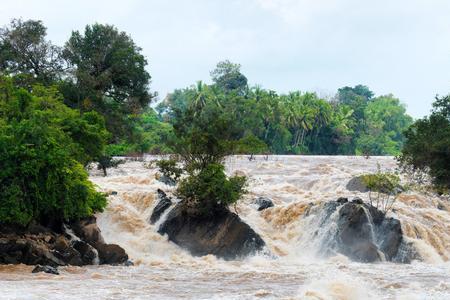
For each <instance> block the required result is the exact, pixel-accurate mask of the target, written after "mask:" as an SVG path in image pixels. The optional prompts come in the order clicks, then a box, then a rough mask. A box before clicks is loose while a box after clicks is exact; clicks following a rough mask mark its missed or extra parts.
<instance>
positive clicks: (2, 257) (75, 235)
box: [0, 217, 128, 267]
mask: <svg viewBox="0 0 450 300" xmlns="http://www.w3.org/2000/svg"><path fill="white" fill-rule="evenodd" d="M127 260H128V256H127V254H126V253H125V250H123V249H122V248H121V247H120V246H118V245H113V244H105V242H104V240H103V237H102V235H101V232H100V229H99V228H98V226H97V224H96V219H95V217H89V218H85V219H82V220H80V221H77V222H73V223H70V224H65V225H64V226H63V227H62V228H61V229H60V230H58V231H55V230H52V229H50V228H47V227H43V226H40V225H31V226H29V227H27V228H22V227H18V226H7V225H0V264H20V263H22V264H27V265H42V266H50V267H56V266H64V265H75V266H83V265H91V264H98V263H100V264H122V263H124V262H126V261H127Z"/></svg>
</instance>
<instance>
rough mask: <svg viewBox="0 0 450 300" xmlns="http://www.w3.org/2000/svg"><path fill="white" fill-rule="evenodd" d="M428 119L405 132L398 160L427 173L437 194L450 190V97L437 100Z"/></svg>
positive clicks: (421, 120) (406, 165)
mask: <svg viewBox="0 0 450 300" xmlns="http://www.w3.org/2000/svg"><path fill="white" fill-rule="evenodd" d="M433 106H434V111H433V113H432V114H431V115H430V116H429V117H425V118H423V119H420V120H417V121H416V122H415V123H414V124H413V125H412V126H411V127H410V128H409V129H408V130H407V131H406V132H405V138H406V141H405V145H404V147H403V150H402V154H401V155H400V156H399V160H400V162H401V164H402V165H403V166H404V167H412V168H413V169H415V170H417V171H422V172H426V173H428V174H429V175H430V176H431V178H432V180H433V183H434V184H435V185H436V187H437V189H438V191H440V192H444V191H445V190H448V189H450V114H449V113H448V112H449V110H448V107H450V97H449V96H446V97H442V98H438V99H437V100H436V102H435V103H434V105H433Z"/></svg>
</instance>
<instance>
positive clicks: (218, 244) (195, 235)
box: [158, 203, 265, 260]
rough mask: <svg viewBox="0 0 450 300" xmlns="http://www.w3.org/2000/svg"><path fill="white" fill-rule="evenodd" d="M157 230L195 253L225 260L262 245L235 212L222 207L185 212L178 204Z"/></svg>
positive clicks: (244, 254) (237, 257)
mask: <svg viewBox="0 0 450 300" xmlns="http://www.w3.org/2000/svg"><path fill="white" fill-rule="evenodd" d="M158 232H159V233H160V234H163V235H164V234H167V235H168V237H169V240H170V241H172V242H174V243H175V244H177V245H179V246H180V247H183V248H186V249H187V250H189V252H190V253H191V254H192V255H194V256H203V255H207V254H213V255H215V256H217V257H219V258H223V259H226V260H231V259H239V258H244V257H246V256H248V255H251V254H254V253H255V252H257V251H260V250H262V249H263V248H264V246H265V243H264V241H263V240H262V239H261V237H260V236H259V235H258V234H257V233H256V232H255V231H254V230H253V229H252V228H251V227H250V226H248V225H247V224H246V223H244V222H243V221H242V220H241V219H240V218H239V217H238V216H237V215H236V214H234V213H232V212H230V211H228V210H226V209H223V210H218V211H216V212H215V213H214V215H213V216H208V217H200V216H196V215H192V214H189V213H187V212H186V210H185V208H184V206H183V203H178V204H177V205H176V206H175V207H174V209H172V210H171V211H170V213H169V215H168V216H167V220H166V221H165V222H164V223H163V224H162V225H161V227H160V228H159V230H158Z"/></svg>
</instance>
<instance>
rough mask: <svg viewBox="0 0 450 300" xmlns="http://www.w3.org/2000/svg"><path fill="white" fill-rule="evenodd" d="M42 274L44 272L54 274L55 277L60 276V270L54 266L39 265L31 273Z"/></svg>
mask: <svg viewBox="0 0 450 300" xmlns="http://www.w3.org/2000/svg"><path fill="white" fill-rule="evenodd" d="M40 272H44V273H48V274H53V275H59V271H58V268H56V267H52V266H41V265H37V266H36V267H34V269H33V270H32V271H31V273H40Z"/></svg>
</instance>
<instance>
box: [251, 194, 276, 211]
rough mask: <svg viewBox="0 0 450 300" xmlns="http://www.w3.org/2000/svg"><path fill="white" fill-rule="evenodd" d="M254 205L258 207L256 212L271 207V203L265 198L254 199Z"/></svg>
mask: <svg viewBox="0 0 450 300" xmlns="http://www.w3.org/2000/svg"><path fill="white" fill-rule="evenodd" d="M255 204H256V205H258V211H261V210H264V209H266V208H269V207H273V202H272V200H271V199H269V198H267V197H258V198H256V199H255Z"/></svg>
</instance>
